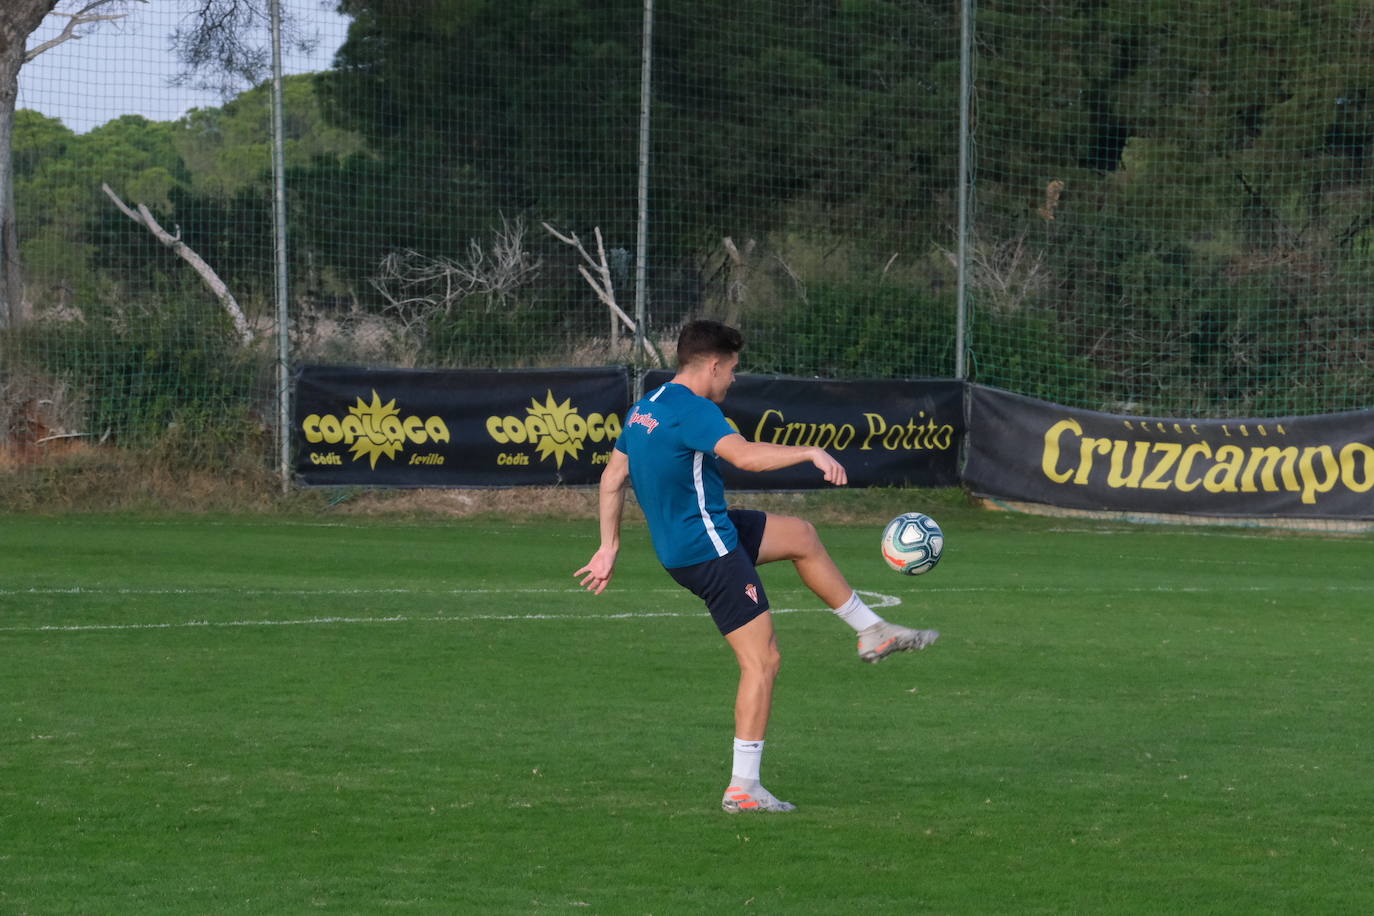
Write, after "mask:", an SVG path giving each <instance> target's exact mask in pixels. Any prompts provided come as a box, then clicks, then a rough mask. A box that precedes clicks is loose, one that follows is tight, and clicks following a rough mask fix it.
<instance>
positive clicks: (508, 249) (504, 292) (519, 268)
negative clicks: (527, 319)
mask: <svg viewBox="0 0 1374 916" xmlns="http://www.w3.org/2000/svg"><path fill="white" fill-rule="evenodd" d="M526 231H527V230H526V227H525V221H524V219H522V218H520V217H516V218H515V219H513V220H510V219H507V218H506V217H505V216H504V215H503V216H502V217H501V226H500V228H499V229H496V230H494V231H493V233H492V240H491V244H490V246H489V247H483V245H482V243H481V242H480V241H479V240H477V239H470V240H469V241H468V249H467V257H466V258H465V259H464V260H461V261H460V260H457V259H454V258H447V257H442V256H438V257H436V256H433V255H427V254H421V253H420V252H418V251H415V250H413V249H409V248H407V249H404V250H402V251H393V252H391V253H390V254H388V255H387V256H386V257H384V258H383V259H382V261H381V264H379V265H378V269H377V275H376V276H374V277H370V278H368V282H369V283H371V285H372V288H373V289H375V290H377V292H378V293H380V294H381V296H382V298H383V299H385V300H386V301H387V306H386V310H387V311H388V312H391V313H392V314H394V315H395V316H396V317H397V318H398V319H399V320H400V322H401V324H402V326H403V327H404V328H405V330H406V332H407V333H408V334H410V335H412V336H419V335H422V334H423V331H422V330H421V329H422V328H423V327H424V325H425V324H427V323H428V321H429V319H430V318H431V317H433V316H434V315H435V314H439V313H442V314H448V313H450V312H451V311H452V310H453V309H454V308H455V307H458V306H460V305H462V304H463V303H464V302H465V301H466V300H468V299H470V298H471V297H473V296H478V297H481V298H482V299H483V300H484V301H485V310H486V311H487V312H496V311H506V310H509V309H511V308H513V307H514V302H515V299H516V294H517V293H518V292H519V290H520V289H521V288H522V287H524V286H526V285H527V284H529V283H530V282H531V281H532V280H534V279H535V277H537V276H538V275H539V270H540V268H541V266H542V263H541V262H540V261H539V259H538V258H535V257H533V256H532V255H531V254H530V253H529V251H527V250H526V248H525V234H526Z"/></svg>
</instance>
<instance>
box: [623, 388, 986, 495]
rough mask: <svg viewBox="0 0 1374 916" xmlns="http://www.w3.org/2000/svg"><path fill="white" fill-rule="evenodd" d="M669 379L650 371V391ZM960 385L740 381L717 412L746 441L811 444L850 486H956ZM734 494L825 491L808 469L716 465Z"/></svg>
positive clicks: (814, 472)
mask: <svg viewBox="0 0 1374 916" xmlns="http://www.w3.org/2000/svg"><path fill="white" fill-rule="evenodd" d="M670 378H672V373H670V372H664V371H655V372H650V373H648V374H647V375H646V376H645V379H644V390H645V391H646V392H647V391H652V390H653V389H654V388H656V387H658V386H659V385H662V384H663V383H664V382H666V381H668V379H670ZM963 391H964V385H963V383H962V382H958V381H950V380H944V379H922V380H917V381H830V380H825V379H801V378H773V377H770V376H762V375H741V376H739V377H738V378H737V379H736V381H735V384H734V385H733V386H732V387H731V388H730V392H729V394H728V395H726V398H725V403H724V404H722V405H721V409H722V410H723V411H724V412H725V418H726V419H727V420H729V421H730V423H731V425H732V426H734V427H735V428H736V429H738V430H739V431H740V433H741V434H742V435H743V436H744V438H746V439H748V440H750V441H752V442H776V443H779V444H782V445H814V446H820V447H821V448H824V449H826V450H827V451H829V452H830V453H831V454H832V455H834V456H835V458H836V459H838V460H839V462H840V463H841V464H843V465H844V467H845V470H846V471H847V472H848V474H849V485H850V486H851V487H890V486H906V485H909V486H917V487H951V486H956V485H957V484H958V483H959V462H958V459H959V445H960V442H961V440H962V439H963V436H964V409H963ZM721 473H722V475H723V476H724V478H725V484H726V486H727V487H729V488H731V489H737V490H773V489H777V490H804V489H814V488H818V487H825V486H829V485H828V484H826V483H825V481H824V480H823V479H822V478H821V476H820V472H819V471H817V470H816V469H815V467H813V466H812V465H810V464H802V465H796V466H794V467H790V468H783V469H782V470H779V471H769V472H767V473H762V474H751V473H748V472H745V471H739V470H736V469H735V468H733V467H731V466H730V465H729V464H728V463H727V462H721Z"/></svg>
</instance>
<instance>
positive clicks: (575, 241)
mask: <svg viewBox="0 0 1374 916" xmlns="http://www.w3.org/2000/svg"><path fill="white" fill-rule="evenodd" d="M543 226H544V228H545V229H547V230H548V232H549V234H550V235H552V236H553V237H554V238H556V239H558V240H559V241H560V242H562V243H564V244H565V245H570V246H572V247H573V248H575V249H577V253H578V254H580V255H581V256H582V259H583V260H584V261H586V262H587V263H586V264H579V265H577V272H578V273H579V274H581V275H582V279H584V280H586V281H587V285H588V286H590V287H591V288H592V292H594V293H596V297H597V298H598V299H600V300H601V301H602V303H603V304H605V306H606V308H608V309H610V310H611V314H613V315H615V316H616V317H617V318H619V319H620V322H621V323H622V324H624V325H625V327H626V328H628V329H629V331H630V333H631V334H633V333H634V332H635V331H636V330H637V328H636V326H635V321H634V319H633V318H631V317H630V316H629V315H627V314H625V310H624V309H622V308H621V307H620V305H619V304H618V303H617V302H616V299H615V284H614V283H612V282H611V265H610V263H609V262H608V261H607V260H606V246H605V245H604V244H603V243H602V241H601V227H600V226H596V227H594V228H593V229H592V233H593V234H594V235H595V236H596V253H597V255H598V257H595V258H593V257H592V256H591V255H590V254H588V253H587V249H586V247H585V246H584V245H583V244H582V240H581V239H579V238H578V237H577V233H575V232H569V233H568V234H567V235H564V234H563V233H561V232H559V231H558V230H557V229H555V228H553V227H552V226H550V225H549V224H548V223H544V224H543ZM588 265H590V266H591V267H592V269H593V270H595V271H596V276H592V273H591V271H589V270H588V269H587V266H588ZM640 340H641V342H642V343H643V345H644V352H645V354H646V355H647V356H649V357H650V358H651V359H653V360H654V361H655V362H657V361H658V354H657V353H655V352H654V348H653V346H652V345H651V344H650V343H649V338H648V337H647V336H645V337H641V338H640Z"/></svg>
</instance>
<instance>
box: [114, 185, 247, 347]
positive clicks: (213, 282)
mask: <svg viewBox="0 0 1374 916" xmlns="http://www.w3.org/2000/svg"><path fill="white" fill-rule="evenodd" d="M100 189H101V190H102V191H104V192H105V195H106V196H107V197H109V198H110V200H112V201H113V202H114V205H115V206H116V207H118V208H119V209H120V211H121V212H122V213H123V214H124V215H125V216H127V217H129V219H131V220H133V221H134V222H136V223H138V224H139V225H140V226H143V227H144V228H145V229H147V230H148V231H149V232H151V233H152V234H153V237H154V238H156V239H157V240H158V241H159V242H161V243H162V244H164V245H166V246H167V247H168V248H170V249H172V251H174V252H176V254H177V255H178V256H179V257H180V258H181V259H182V260H184V261H185V262H186V263H187V264H190V265H191V267H192V269H194V270H195V272H196V273H198V274H200V278H201V279H202V280H204V281H205V285H206V286H208V287H210V292H212V293H214V294H215V296H216V298H218V299H219V301H220V304H221V305H223V306H224V310H225V312H227V313H228V314H229V319H230V320H231V321H232V322H233V323H234V330H235V331H236V332H238V335H239V339H240V340H242V341H243V345H244V346H248V345H249V344H251V343H252V342H253V332H252V331H251V330H249V328H248V322H247V321H246V320H245V319H244V317H243V309H241V308H239V304H238V302H237V301H236V300H235V299H234V296H233V294H232V293H230V292H229V287H228V286H226V285H225V283H224V281H223V280H221V279H220V278H219V274H217V273H215V271H214V268H212V267H211V266H210V265H209V264H206V263H205V260H204V259H203V258H201V256H200V255H198V254H196V252H195V251H194V250H193V249H192V248H191V247H190V246H189V245H187V244H186V243H185V242H183V241H182V240H181V233H180V232H178V233H177V234H176V235H172V234H171V233H170V232H168V231H167V230H166V229H163V228H162V225H161V224H160V223H159V222H158V221H157V219H156V218H155V217H154V216H153V214H152V212H151V211H150V210H149V209H148V208H147V207H146V206H145V205H143V204H139V205H138V209H137V210H131V209H130V208H129V207H128V206H127V205H126V204H125V203H124V201H122V200H120V199H119V195H118V194H116V193H115V192H114V191H112V190H110V186H109V185H107V184H104V183H102V184H101V185H100Z"/></svg>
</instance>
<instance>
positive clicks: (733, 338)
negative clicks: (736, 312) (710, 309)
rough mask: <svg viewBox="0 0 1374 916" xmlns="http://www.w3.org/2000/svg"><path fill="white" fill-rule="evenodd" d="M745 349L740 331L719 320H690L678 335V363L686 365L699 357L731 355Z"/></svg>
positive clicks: (708, 357)
mask: <svg viewBox="0 0 1374 916" xmlns="http://www.w3.org/2000/svg"><path fill="white" fill-rule="evenodd" d="M742 349H744V338H743V337H742V336H741V335H740V332H739V331H737V330H735V329H734V328H732V327H730V326H729V325H726V324H721V323H720V322H719V321H711V320H709V319H701V320H700V321H693V322H689V323H688V324H687V326H686V327H684V328H683V329H682V333H680V334H678V336H677V364H678V365H679V366H685V365H687V364H688V363H691V362H695V361H696V360H698V359H710V358H711V357H713V356H730V355H732V354H735V353H738V352H739V351H740V350H742Z"/></svg>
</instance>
